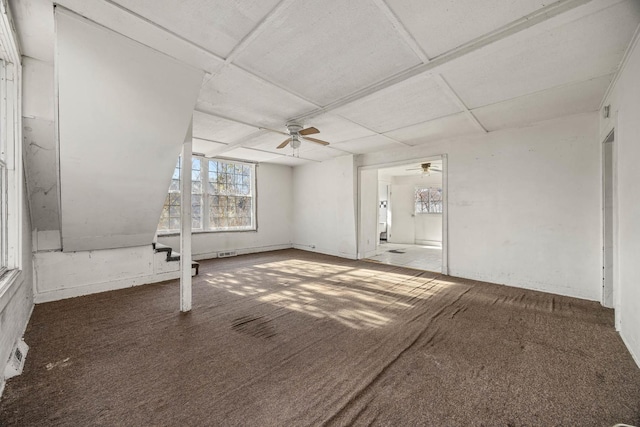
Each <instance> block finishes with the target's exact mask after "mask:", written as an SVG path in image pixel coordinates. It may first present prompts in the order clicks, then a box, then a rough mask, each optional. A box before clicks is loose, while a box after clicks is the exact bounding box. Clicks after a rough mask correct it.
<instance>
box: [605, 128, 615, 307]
mask: <svg viewBox="0 0 640 427" xmlns="http://www.w3.org/2000/svg"><path fill="white" fill-rule="evenodd" d="M614 139H615V135H614V131H613V130H612V131H611V133H609V135H608V136H607V138H606V139H605V140H604V142H603V144H602V210H603V212H602V221H603V224H602V231H603V233H602V234H603V235H602V238H603V245H602V305H603V306H605V307H613V306H614V299H613V298H614V289H613V275H614V268H613V246H614V244H613V234H614V225H613V188H614V187H613V174H614V165H613V142H614Z"/></svg>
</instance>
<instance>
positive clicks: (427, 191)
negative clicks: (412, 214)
mask: <svg viewBox="0 0 640 427" xmlns="http://www.w3.org/2000/svg"><path fill="white" fill-rule="evenodd" d="M415 206H416V213H417V214H418V213H442V188H435V187H429V188H416V193H415Z"/></svg>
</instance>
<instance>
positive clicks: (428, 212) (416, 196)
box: [413, 187, 444, 215]
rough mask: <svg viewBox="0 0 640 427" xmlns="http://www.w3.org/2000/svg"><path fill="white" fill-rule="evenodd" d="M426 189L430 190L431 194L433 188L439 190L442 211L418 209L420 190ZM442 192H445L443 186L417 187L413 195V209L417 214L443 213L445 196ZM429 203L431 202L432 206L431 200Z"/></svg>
mask: <svg viewBox="0 0 640 427" xmlns="http://www.w3.org/2000/svg"><path fill="white" fill-rule="evenodd" d="M424 190H428V191H429V194H431V190H437V191H438V192H439V193H440V194H441V195H440V211H439V212H438V211H433V212H432V211H431V210H427V211H423V210H418V200H417V198H418V192H419V191H424ZM442 192H443V190H442V188H439V187H416V188H415V190H414V195H413V209H414V212H415V214H416V215H423V214H426V215H442V210H443V209H444V199H443V196H442ZM428 203H429V205H428V207H430V206H431V204H430V203H431V202H430V201H429V202H428Z"/></svg>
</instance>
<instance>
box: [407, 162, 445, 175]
mask: <svg viewBox="0 0 640 427" xmlns="http://www.w3.org/2000/svg"><path fill="white" fill-rule="evenodd" d="M406 170H408V171H419V170H422V173H424V174H428V173H431V172H438V173H442V169H440V168H435V167H432V166H431V163H422V164H420V167H419V168H410V169H406Z"/></svg>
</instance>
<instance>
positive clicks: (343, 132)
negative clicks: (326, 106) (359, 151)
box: [305, 114, 376, 144]
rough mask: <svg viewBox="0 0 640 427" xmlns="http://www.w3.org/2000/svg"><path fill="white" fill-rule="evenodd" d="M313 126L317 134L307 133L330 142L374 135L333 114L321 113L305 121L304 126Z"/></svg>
mask: <svg viewBox="0 0 640 427" xmlns="http://www.w3.org/2000/svg"><path fill="white" fill-rule="evenodd" d="M308 126H313V127H315V128H316V129H318V130H319V131H320V133H319V134H316V135H309V136H311V137H313V138H318V139H322V140H326V141H328V142H330V143H331V144H334V143H336V142H342V141H348V140H351V139H356V138H362V137H364V136H371V135H375V134H376V133H375V132H373V131H371V130H369V129H367V128H365V127H362V126H360V125H359V124H356V123H354V122H352V121H350V120H347V119H344V118H342V117H340V116H337V115H334V114H323V115H321V116H317V117H313V118H311V119H309V120H307V121H306V122H305V127H308Z"/></svg>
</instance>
